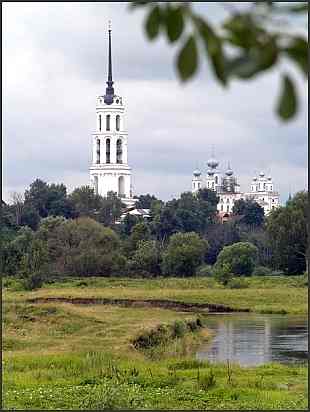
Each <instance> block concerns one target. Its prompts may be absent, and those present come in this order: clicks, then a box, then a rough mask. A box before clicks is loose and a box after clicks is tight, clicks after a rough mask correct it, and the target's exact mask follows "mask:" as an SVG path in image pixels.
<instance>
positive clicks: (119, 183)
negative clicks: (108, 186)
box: [118, 176, 125, 197]
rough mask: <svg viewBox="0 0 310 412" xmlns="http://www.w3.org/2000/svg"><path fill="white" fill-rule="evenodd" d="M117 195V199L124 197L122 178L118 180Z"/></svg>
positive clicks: (123, 180) (123, 181)
mask: <svg viewBox="0 0 310 412" xmlns="http://www.w3.org/2000/svg"><path fill="white" fill-rule="evenodd" d="M118 195H119V197H125V179H124V176H120V177H119V178H118Z"/></svg>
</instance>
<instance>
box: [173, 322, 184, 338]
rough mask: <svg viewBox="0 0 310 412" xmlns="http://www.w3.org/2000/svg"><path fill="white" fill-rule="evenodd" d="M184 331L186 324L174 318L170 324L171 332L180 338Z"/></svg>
mask: <svg viewBox="0 0 310 412" xmlns="http://www.w3.org/2000/svg"><path fill="white" fill-rule="evenodd" d="M185 332H186V324H185V323H184V322H182V321H181V320H176V321H175V322H174V324H173V325H172V334H173V337H175V338H181V337H182V336H184V335H185Z"/></svg>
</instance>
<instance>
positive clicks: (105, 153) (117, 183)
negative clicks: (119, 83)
mask: <svg viewBox="0 0 310 412" xmlns="http://www.w3.org/2000/svg"><path fill="white" fill-rule="evenodd" d="M108 35H109V47H108V79H107V82H106V83H107V87H106V91H105V94H104V95H99V96H97V100H96V125H95V130H94V132H93V133H92V162H91V166H90V184H91V187H92V188H93V189H94V191H95V193H97V194H99V195H101V196H103V197H106V196H107V194H108V193H109V192H115V193H117V195H118V196H119V197H120V198H121V200H122V202H123V203H124V205H125V206H126V212H125V214H126V213H131V214H135V215H139V216H142V217H143V218H145V217H149V214H148V213H149V211H148V210H146V209H141V210H140V209H136V208H135V203H136V202H137V200H138V199H135V198H134V197H133V193H132V184H131V168H130V166H129V165H128V153H127V150H128V133H127V131H126V124H125V106H124V104H123V100H122V97H121V96H119V95H117V94H115V91H114V87H113V84H114V82H113V77H112V48H111V28H110V27H109V30H108ZM207 166H208V170H207V173H206V177H205V180H203V178H202V174H201V172H200V171H199V170H195V171H194V173H193V178H192V192H193V193H196V192H198V191H199V190H200V189H202V188H207V189H210V190H214V191H215V192H216V193H217V194H218V196H219V203H218V205H217V210H218V213H219V216H220V217H221V216H224V215H225V216H228V215H231V214H232V212H233V206H234V203H235V202H236V201H237V200H239V199H253V200H254V201H256V202H257V203H259V204H260V205H261V206H262V207H263V209H264V212H265V215H267V214H268V213H270V211H271V210H272V209H274V208H276V207H278V206H279V193H278V192H275V191H274V188H273V181H272V178H271V176H268V177H266V176H265V174H264V173H263V172H261V173H260V174H259V176H257V177H254V178H253V181H252V183H251V190H250V191H249V192H244V193H243V192H241V190H240V185H239V184H238V182H237V179H236V177H235V175H234V172H233V170H232V169H231V167H230V165H228V168H227V170H226V171H225V173H222V172H221V171H220V170H219V169H218V166H219V162H218V160H216V159H215V158H214V156H212V157H211V159H209V160H208V162H207ZM125 214H124V215H123V217H124V216H125Z"/></svg>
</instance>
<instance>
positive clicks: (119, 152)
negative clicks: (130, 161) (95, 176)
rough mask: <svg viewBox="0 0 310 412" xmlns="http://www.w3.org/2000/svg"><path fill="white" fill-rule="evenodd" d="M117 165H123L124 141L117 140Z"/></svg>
mask: <svg viewBox="0 0 310 412" xmlns="http://www.w3.org/2000/svg"><path fill="white" fill-rule="evenodd" d="M116 163H123V144H122V139H117V142H116Z"/></svg>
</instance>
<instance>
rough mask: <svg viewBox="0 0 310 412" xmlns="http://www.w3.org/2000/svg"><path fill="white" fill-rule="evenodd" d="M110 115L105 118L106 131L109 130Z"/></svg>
mask: <svg viewBox="0 0 310 412" xmlns="http://www.w3.org/2000/svg"><path fill="white" fill-rule="evenodd" d="M110 122H111V115H109V114H107V116H106V130H108V131H109V130H110Z"/></svg>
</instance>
